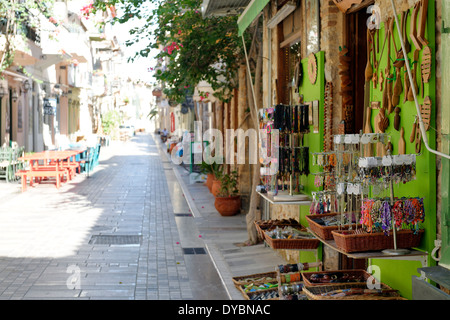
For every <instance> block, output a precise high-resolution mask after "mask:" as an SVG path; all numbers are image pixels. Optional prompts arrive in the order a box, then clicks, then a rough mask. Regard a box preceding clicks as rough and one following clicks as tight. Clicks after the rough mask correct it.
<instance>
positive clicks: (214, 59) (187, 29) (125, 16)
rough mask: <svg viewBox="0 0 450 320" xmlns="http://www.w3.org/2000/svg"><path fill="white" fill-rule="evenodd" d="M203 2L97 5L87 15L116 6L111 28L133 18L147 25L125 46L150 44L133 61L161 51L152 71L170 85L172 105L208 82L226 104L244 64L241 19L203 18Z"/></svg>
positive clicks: (124, 0) (128, 0) (141, 0)
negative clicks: (116, 12) (240, 28)
mask: <svg viewBox="0 0 450 320" xmlns="http://www.w3.org/2000/svg"><path fill="white" fill-rule="evenodd" d="M202 2H203V0H168V1H157V0H109V1H108V0H107V1H105V0H95V1H94V3H93V7H92V8H90V11H89V12H92V13H95V12H97V10H103V11H106V10H108V8H111V7H112V6H115V5H117V7H118V8H119V7H120V10H118V12H120V15H118V16H116V17H115V18H114V19H113V20H112V23H126V22H128V21H129V20H133V19H134V20H136V19H139V20H141V21H142V22H143V23H142V25H140V26H139V27H136V28H133V29H131V30H130V37H131V38H130V39H129V40H127V41H126V43H125V44H126V45H127V46H132V45H134V44H136V43H138V42H141V41H143V40H145V41H148V40H149V39H150V42H149V43H148V44H146V45H145V47H144V48H143V49H142V50H138V51H137V52H136V54H135V56H134V57H130V60H134V59H135V58H137V57H149V56H150V54H151V52H152V51H153V50H157V51H158V54H157V55H156V56H155V58H156V60H157V65H156V66H154V68H153V66H152V68H151V69H152V70H153V71H154V72H155V78H156V79H157V80H159V81H161V82H164V83H165V84H166V86H165V87H164V89H163V92H164V93H165V94H166V96H167V97H168V98H169V99H170V100H173V101H176V102H177V103H182V102H183V101H184V100H185V99H186V95H192V94H193V93H194V89H195V86H196V85H197V84H198V83H200V82H201V81H205V82H207V83H209V84H210V85H211V87H212V89H213V90H214V91H215V93H214V95H215V96H216V97H217V98H218V99H219V100H221V101H224V102H228V101H229V100H230V99H231V93H232V91H233V89H234V88H235V87H236V86H237V83H238V81H237V70H238V69H239V65H240V64H241V62H242V61H243V59H244V54H243V50H242V40H241V38H240V37H239V36H238V25H237V16H236V15H235V16H220V17H215V16H213V17H203V15H202V13H201V6H202ZM144 8H145V10H144ZM149 8H152V10H149ZM144 34H145V37H143V36H142V35H144ZM245 36H246V38H248V35H245Z"/></svg>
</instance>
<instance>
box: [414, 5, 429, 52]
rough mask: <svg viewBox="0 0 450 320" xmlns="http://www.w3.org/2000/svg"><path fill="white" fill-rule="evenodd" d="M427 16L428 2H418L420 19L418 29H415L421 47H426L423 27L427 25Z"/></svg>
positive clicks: (426, 42)
mask: <svg viewBox="0 0 450 320" xmlns="http://www.w3.org/2000/svg"><path fill="white" fill-rule="evenodd" d="M427 14H428V0H421V1H420V19H419V28H418V29H417V37H416V38H417V40H418V41H419V42H420V44H421V45H422V46H427V45H428V40H427V39H425V27H426V25H427Z"/></svg>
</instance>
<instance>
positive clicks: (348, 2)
mask: <svg viewBox="0 0 450 320" xmlns="http://www.w3.org/2000/svg"><path fill="white" fill-rule="evenodd" d="M363 1H364V0H333V2H334V3H335V4H336V6H337V7H338V8H339V10H341V11H342V12H343V13H346V12H347V10H348V9H350V7H351V6H352V5H354V4H361V3H362V2H363Z"/></svg>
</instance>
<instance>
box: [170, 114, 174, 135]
mask: <svg viewBox="0 0 450 320" xmlns="http://www.w3.org/2000/svg"><path fill="white" fill-rule="evenodd" d="M174 131H175V114H174V113H173V112H171V113H170V132H174Z"/></svg>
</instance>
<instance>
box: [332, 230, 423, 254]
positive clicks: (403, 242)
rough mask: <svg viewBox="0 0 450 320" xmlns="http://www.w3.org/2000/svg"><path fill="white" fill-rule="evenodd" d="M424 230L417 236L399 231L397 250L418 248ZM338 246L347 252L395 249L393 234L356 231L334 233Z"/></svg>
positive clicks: (411, 232) (412, 232) (405, 231)
mask: <svg viewBox="0 0 450 320" xmlns="http://www.w3.org/2000/svg"><path fill="white" fill-rule="evenodd" d="M423 232H424V231H423V230H419V232H418V233H417V234H415V233H414V231H412V230H401V231H397V233H396V234H397V248H399V249H400V248H411V247H418V246H419V244H420V240H421V238H422V235H423ZM331 233H332V234H333V238H334V241H335V242H336V246H337V247H338V248H339V249H341V250H343V251H345V252H365V251H380V250H385V249H393V248H394V239H393V238H394V237H393V235H392V232H390V233H389V235H385V234H384V233H383V232H377V233H355V231H332V232H331Z"/></svg>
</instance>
